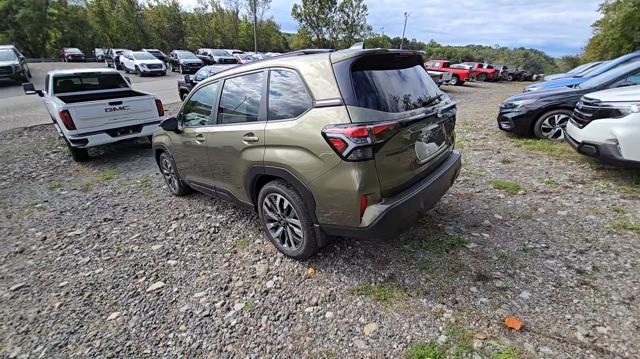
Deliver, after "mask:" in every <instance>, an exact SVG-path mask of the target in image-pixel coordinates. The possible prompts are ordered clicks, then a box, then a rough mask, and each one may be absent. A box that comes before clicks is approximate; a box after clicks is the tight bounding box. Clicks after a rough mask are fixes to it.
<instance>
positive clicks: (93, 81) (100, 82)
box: [53, 73, 129, 94]
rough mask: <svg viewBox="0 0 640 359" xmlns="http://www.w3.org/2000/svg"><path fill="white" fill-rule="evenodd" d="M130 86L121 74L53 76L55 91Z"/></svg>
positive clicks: (108, 88) (64, 91)
mask: <svg viewBox="0 0 640 359" xmlns="http://www.w3.org/2000/svg"><path fill="white" fill-rule="evenodd" d="M119 88H129V85H128V84H127V82H126V81H125V80H124V78H122V76H121V75H120V74H97V73H86V74H70V75H60V76H56V77H54V78H53V93H56V94H58V93H69V92H82V91H95V90H112V89H119Z"/></svg>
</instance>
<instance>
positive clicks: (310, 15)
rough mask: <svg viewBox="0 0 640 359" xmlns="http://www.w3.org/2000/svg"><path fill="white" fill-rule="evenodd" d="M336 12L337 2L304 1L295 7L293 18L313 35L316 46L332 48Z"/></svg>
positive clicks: (330, 0)
mask: <svg viewBox="0 0 640 359" xmlns="http://www.w3.org/2000/svg"><path fill="white" fill-rule="evenodd" d="M336 12H337V0H302V4H300V5H298V4H294V5H293V8H292V9H291V16H292V17H293V18H294V19H295V20H296V21H297V22H298V24H299V25H300V28H301V29H303V31H305V32H306V33H307V34H310V35H311V40H312V41H313V43H314V45H315V46H316V47H318V48H322V47H329V46H331V42H332V41H331V40H332V38H333V37H334V34H335V31H334V29H335V25H334V24H335V19H336Z"/></svg>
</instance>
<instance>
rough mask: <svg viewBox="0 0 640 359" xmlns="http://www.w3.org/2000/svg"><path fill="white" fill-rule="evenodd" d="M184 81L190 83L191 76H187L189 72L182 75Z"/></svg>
mask: <svg viewBox="0 0 640 359" xmlns="http://www.w3.org/2000/svg"><path fill="white" fill-rule="evenodd" d="M184 82H185V83H188V84H190V83H191V76H189V74H186V75H184Z"/></svg>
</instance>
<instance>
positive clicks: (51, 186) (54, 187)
mask: <svg viewBox="0 0 640 359" xmlns="http://www.w3.org/2000/svg"><path fill="white" fill-rule="evenodd" d="M62 187H64V185H63V184H62V183H60V182H54V183H51V184H49V186H47V189H48V190H49V191H55V190H57V189H60V188H62Z"/></svg>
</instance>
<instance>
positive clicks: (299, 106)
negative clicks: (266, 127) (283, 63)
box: [269, 70, 311, 121]
mask: <svg viewBox="0 0 640 359" xmlns="http://www.w3.org/2000/svg"><path fill="white" fill-rule="evenodd" d="M309 108H311V97H309V95H308V94H307V90H306V88H305V86H304V84H303V83H302V80H301V79H300V76H298V74H297V73H296V72H294V71H290V70H271V75H270V76H269V121H273V120H284V119H290V118H296V117H298V116H300V115H301V114H303V113H304V112H305V111H307V110H308V109H309Z"/></svg>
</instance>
